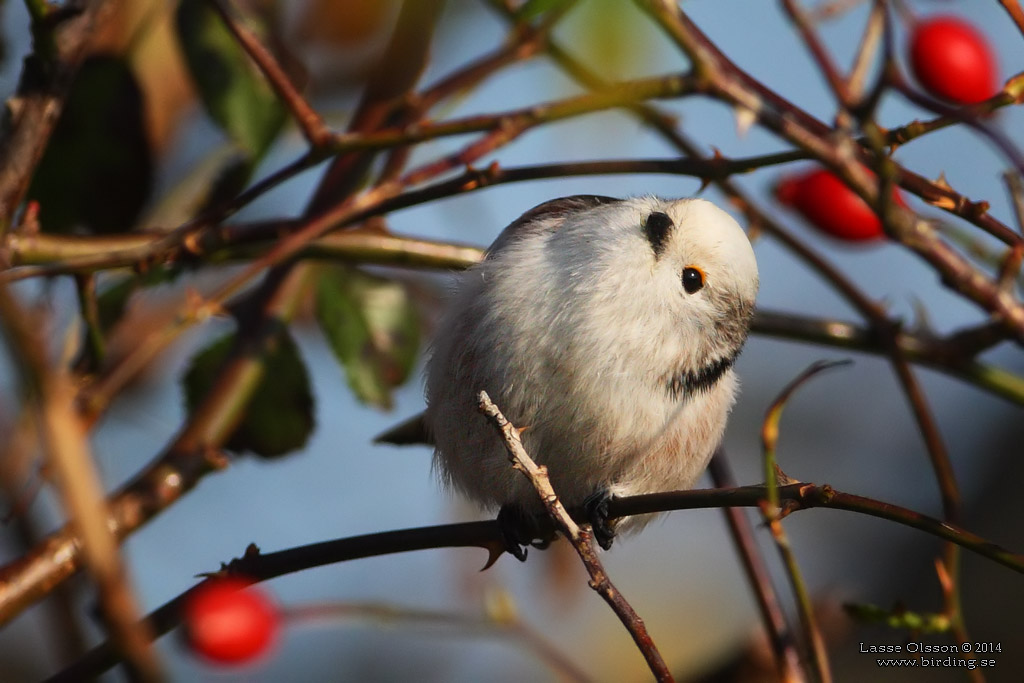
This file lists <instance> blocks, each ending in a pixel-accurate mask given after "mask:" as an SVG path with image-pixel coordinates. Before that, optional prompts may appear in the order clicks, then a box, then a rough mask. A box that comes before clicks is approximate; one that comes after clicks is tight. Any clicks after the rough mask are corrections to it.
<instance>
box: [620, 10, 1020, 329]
mask: <svg viewBox="0 0 1024 683" xmlns="http://www.w3.org/2000/svg"><path fill="white" fill-rule="evenodd" d="M637 1H638V2H639V4H640V5H641V6H642V7H643V8H644V9H646V10H647V11H648V12H649V13H650V14H651V15H652V16H653V17H654V18H655V19H656V20H657V21H658V23H659V25H660V26H661V27H662V28H663V29H664V30H665V32H666V33H667V34H668V35H669V37H670V38H672V39H673V40H674V41H675V42H676V43H677V44H678V46H679V47H680V48H681V49H682V50H683V51H685V52H686V54H687V55H688V56H689V57H690V59H691V60H692V61H693V65H694V70H695V72H696V74H697V75H698V77H699V78H700V79H701V83H702V84H703V85H704V86H705V89H706V90H707V92H708V93H709V94H711V95H712V96H714V97H715V98H717V99H721V100H723V101H725V102H727V103H729V104H731V105H733V106H738V107H741V108H744V109H747V110H749V111H751V112H753V113H754V114H755V115H756V116H757V118H758V120H759V121H760V122H761V123H762V125H764V126H765V127H766V128H768V129H769V130H771V131H773V132H775V133H777V134H778V135H780V136H782V137H783V138H785V139H786V140H788V141H789V142H791V143H793V144H794V145H796V146H797V147H799V148H801V149H804V150H806V151H808V152H809V153H811V154H812V155H814V156H815V157H816V158H818V159H820V160H821V161H822V162H823V163H825V165H827V166H828V167H829V168H830V169H832V170H833V171H834V172H836V173H837V174H838V175H839V177H841V178H842V179H843V181H844V182H846V183H847V184H848V185H849V186H850V187H851V188H853V189H854V190H855V191H856V192H857V193H858V194H859V195H861V196H862V197H863V198H864V199H865V200H866V201H867V202H868V203H869V204H870V205H871V206H876V207H877V206H879V203H880V199H879V198H880V197H881V196H883V195H884V193H881V192H880V190H879V185H878V182H877V180H876V179H875V178H873V177H872V176H871V174H870V173H868V172H867V170H866V169H864V168H863V167H862V166H861V160H860V159H859V158H858V154H857V148H858V145H857V144H856V142H855V141H854V140H853V139H852V138H849V137H848V136H839V137H838V139H837V131H834V130H832V129H830V128H828V127H827V126H824V124H822V123H821V122H819V121H817V120H815V119H813V117H810V116H809V115H807V114H806V113H805V112H802V111H801V110H799V109H798V108H796V107H794V106H793V105H792V104H790V103H788V102H786V101H785V100H784V99H783V98H781V97H779V96H778V95H775V94H774V93H772V92H771V91H769V90H768V89H767V88H765V87H764V86H763V85H761V84H760V83H758V82H757V81H754V79H752V78H751V77H750V76H749V75H748V74H746V73H745V72H743V71H742V70H740V69H739V68H738V67H736V66H735V65H734V64H732V63H731V62H730V61H729V60H728V59H726V58H725V57H724V56H723V55H721V54H720V52H719V51H718V50H717V48H715V47H714V46H713V45H712V44H711V43H710V41H708V40H707V37H706V36H704V35H703V34H702V33H701V32H700V31H699V30H698V29H697V28H696V26H694V25H693V23H692V22H691V21H690V20H689V18H688V17H687V16H686V15H685V14H684V13H683V11H682V10H681V9H680V8H679V7H678V6H677V5H676V4H675V3H674V2H670V1H669V0H637ZM889 163H891V162H889ZM900 173H902V171H899V172H898V173H897V175H899V174H900ZM888 204H889V205H888V206H887V207H884V208H885V211H884V212H883V214H882V218H883V224H884V225H885V226H886V227H887V228H888V229H889V231H890V233H891V235H892V236H893V237H894V238H895V239H897V240H898V241H900V242H901V243H902V244H904V245H905V246H906V247H907V248H908V249H909V250H910V251H911V252H913V253H915V254H916V255H918V256H919V257H921V258H922V259H923V260H925V261H926V262H927V263H929V264H930V265H931V266H932V268H933V269H934V270H935V271H936V272H937V273H939V275H940V276H941V277H942V280H943V282H944V283H945V284H946V285H947V286H949V287H950V288H952V289H953V290H954V291H957V292H959V293H960V294H962V295H963V296H965V297H966V298H967V299H970V300H971V301H973V302H974V303H975V304H977V305H978V306H980V307H981V308H982V309H984V310H986V311H988V312H990V313H993V314H995V315H997V316H998V318H999V320H1000V321H1001V322H1002V323H1003V324H1004V325H1005V326H1006V329H1007V330H1008V332H1009V333H1011V334H1012V335H1013V336H1014V337H1015V338H1016V340H1017V341H1018V342H1020V343H1024V304H1022V303H1021V301H1019V300H1018V299H1017V298H1016V297H1014V296H1013V295H1012V293H1010V292H1008V291H1006V290H1005V289H1004V288H1002V287H1000V286H999V284H998V283H997V282H994V281H993V280H992V279H991V278H989V277H986V276H985V275H984V274H982V273H980V272H979V271H978V270H976V269H975V268H974V267H973V266H972V265H971V263H970V262H969V261H968V260H967V259H966V258H964V257H963V256H962V255H960V254H959V253H957V252H956V251H955V250H953V249H952V248H951V247H950V246H949V245H948V244H946V243H945V242H943V241H942V240H941V239H939V237H938V236H937V234H936V232H935V230H934V228H932V227H931V226H930V225H929V224H928V223H927V222H926V221H923V220H921V219H919V218H918V217H916V216H915V215H914V214H913V213H911V212H910V211H909V210H907V209H905V208H902V207H900V206H897V205H896V204H895V202H888Z"/></svg>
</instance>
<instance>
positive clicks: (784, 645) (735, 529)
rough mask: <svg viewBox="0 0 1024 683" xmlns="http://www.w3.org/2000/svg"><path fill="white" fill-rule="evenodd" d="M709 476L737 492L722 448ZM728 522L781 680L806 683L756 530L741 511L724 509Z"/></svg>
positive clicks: (717, 483)
mask: <svg viewBox="0 0 1024 683" xmlns="http://www.w3.org/2000/svg"><path fill="white" fill-rule="evenodd" d="M708 472H709V473H710V474H711V479H712V481H713V483H714V485H715V488H719V489H724V488H734V487H735V486H736V481H735V478H734V477H733V474H732V470H731V468H730V467H729V461H728V459H727V458H726V455H725V451H724V450H723V449H722V448H719V449H718V451H716V452H715V456H714V457H713V458H712V459H711V463H710V464H709V465H708ZM722 512H723V513H724V514H725V519H726V522H727V523H728V525H729V532H730V534H731V535H732V538H733V543H734V544H735V545H736V551H737V553H738V554H739V556H740V560H741V561H742V563H743V569H744V572H745V573H746V575H747V581H748V582H749V583H750V587H751V589H752V590H753V592H754V598H755V599H756V601H757V606H758V609H759V610H760V612H761V622H762V623H763V624H764V626H765V631H767V633H768V642H769V643H770V644H771V647H772V652H773V653H774V655H775V662H776V665H777V667H778V672H779V679H780V680H782V681H787V682H788V683H803V682H804V681H806V676H805V675H804V671H803V667H802V666H801V664H800V651H799V650H798V649H797V647H796V643H794V642H793V635H792V632H791V629H790V626H789V623H788V620H787V618H786V613H785V611H784V610H783V609H782V606H781V605H780V604H779V596H778V594H777V593H776V591H775V585H774V583H773V581H772V576H771V573H770V572H769V570H768V567H767V566H766V565H765V562H764V558H762V557H761V551H760V548H759V547H758V545H757V540H756V539H755V538H754V529H753V525H751V523H750V520H749V519H748V518H747V516H746V513H745V512H744V511H743V510H742V509H741V508H738V507H725V508H722Z"/></svg>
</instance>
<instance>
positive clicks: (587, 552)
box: [477, 391, 674, 681]
mask: <svg viewBox="0 0 1024 683" xmlns="http://www.w3.org/2000/svg"><path fill="white" fill-rule="evenodd" d="M477 401H478V403H479V409H480V412H481V413H483V414H484V415H485V416H486V417H487V419H488V420H489V421H490V422H491V424H493V425H494V427H495V428H496V429H497V430H498V431H499V432H500V433H501V435H502V438H503V439H504V442H505V449H506V450H507V451H508V456H509V460H511V461H512V466H513V467H514V468H515V469H517V470H519V471H520V472H522V473H523V474H524V475H526V477H527V478H529V480H530V483H531V484H533V487H534V488H535V489H536V490H537V495H539V496H540V499H541V502H543V504H544V507H545V509H546V510H547V512H548V515H549V516H550V517H551V519H552V521H554V523H555V526H556V527H557V528H558V530H559V531H561V532H562V534H564V535H565V537H566V538H567V539H568V540H569V542H570V543H571V544H572V547H573V549H574V550H575V551H576V554H577V555H579V556H580V560H582V561H583V566H584V567H586V570H587V573H588V574H590V587H591V588H593V589H594V590H595V591H597V592H598V594H599V595H600V596H601V597H602V598H604V601H605V602H607V603H608V606H609V607H611V608H612V610H613V611H614V612H615V615H616V616H617V617H618V618H619V621H621V622H622V624H623V626H625V627H626V629H627V630H628V631H629V634H630V635H631V636H632V637H633V642H635V643H636V645H637V647H638V648H639V649H640V652H641V653H643V656H644V659H645V660H646V661H647V665H648V666H649V667H650V669H651V672H652V673H653V674H654V676H655V678H656V679H657V680H659V681H672V680H674V679H673V678H672V673H671V672H670V671H669V669H668V666H666V665H665V660H664V659H662V657H661V653H660V652H658V648H657V646H655V644H654V641H653V640H651V636H650V635H649V634H648V633H647V627H646V626H645V625H644V622H643V619H641V618H640V615H638V614H637V613H636V611H635V610H634V609H633V607H632V606H631V605H630V604H629V603H628V602H627V601H626V599H625V598H624V597H623V596H622V594H621V593H620V592H619V591H618V590H617V589H616V588H615V586H614V585H612V582H611V579H609V578H608V574H607V573H606V572H605V570H604V567H603V566H602V564H601V561H600V560H599V559H598V557H597V551H596V550H595V549H594V543H593V532H591V531H589V530H587V531H583V530H582V529H581V528H580V526H579V525H578V524H576V522H575V521H574V520H573V518H572V517H571V516H570V515H569V513H568V512H567V511H566V509H565V507H564V506H563V505H562V502H561V501H560V500H559V499H558V496H557V494H556V493H555V490H554V489H553V488H552V486H551V481H550V480H549V479H548V474H547V468H546V467H544V466H543V465H540V466H538V465H537V464H536V463H535V462H534V461H533V459H532V458H530V455H529V454H528V453H527V452H526V449H525V448H524V447H523V442H522V439H521V438H520V436H519V430H518V429H516V428H515V426H514V425H513V424H512V423H510V422H509V421H508V420H507V419H505V416H504V415H502V414H501V411H500V410H499V409H498V407H497V406H495V405H494V403H492V402H491V399H490V397H488V396H487V392H485V391H481V392H480V393H479V394H477Z"/></svg>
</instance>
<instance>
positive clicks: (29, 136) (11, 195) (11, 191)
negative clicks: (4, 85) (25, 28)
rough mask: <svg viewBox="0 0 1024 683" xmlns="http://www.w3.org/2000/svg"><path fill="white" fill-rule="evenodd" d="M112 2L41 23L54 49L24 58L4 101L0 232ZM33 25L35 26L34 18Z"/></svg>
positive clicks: (92, 3)
mask: <svg viewBox="0 0 1024 683" xmlns="http://www.w3.org/2000/svg"><path fill="white" fill-rule="evenodd" d="M115 4H116V3H115V2H104V1H103V0H91V1H90V2H86V3H85V7H84V9H83V10H82V12H81V13H80V14H78V15H77V16H73V17H70V18H66V19H65V20H64V21H63V22H62V23H61V24H60V25H58V26H56V27H50V28H48V29H43V30H45V31H46V32H47V34H48V36H50V37H52V39H53V41H52V44H53V45H54V46H56V50H55V52H54V53H53V54H52V55H42V54H34V55H30V56H29V57H28V58H27V59H26V60H25V68H24V70H23V71H22V74H21V82H20V83H19V85H18V93H17V94H16V95H15V96H14V97H11V98H9V99H8V100H7V102H6V114H5V120H4V122H3V129H2V132H0V235H2V234H3V233H4V232H6V231H7V230H8V228H10V226H11V223H12V221H13V219H14V213H15V211H17V209H18V206H19V205H20V204H21V202H22V200H23V199H24V197H25V192H26V191H28V186H29V182H30V181H31V179H32V173H33V171H34V170H35V168H36V165H37V164H38V163H39V160H40V159H41V158H42V156H43V152H44V151H45V149H46V143H47V141H48V140H49V138H50V134H51V133H52V132H53V128H54V126H56V125H57V120H58V119H59V118H60V113H61V110H62V109H63V106H64V99H65V98H66V97H67V93H68V90H69V89H70V87H71V82H72V80H73V79H74V76H75V74H76V73H77V71H78V67H79V65H80V64H81V63H82V61H83V60H84V59H85V57H86V55H87V54H88V52H89V45H90V42H91V40H92V37H93V35H95V34H96V33H97V32H98V31H99V30H100V28H101V27H102V26H103V25H104V23H105V22H106V21H107V20H108V19H110V18H111V15H112V14H113V12H112V8H113V6H114V5H115ZM33 26H34V28H39V27H38V22H34V23H33ZM53 32H56V34H55V35H54V33H53ZM37 37H38V32H37ZM36 47H37V49H38V48H39V47H40V46H39V45H37V46H36Z"/></svg>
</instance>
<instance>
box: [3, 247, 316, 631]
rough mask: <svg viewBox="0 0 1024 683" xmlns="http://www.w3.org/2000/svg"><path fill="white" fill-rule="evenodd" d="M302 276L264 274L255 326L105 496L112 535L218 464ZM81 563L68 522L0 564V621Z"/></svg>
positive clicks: (124, 532) (138, 522) (128, 529)
mask: <svg viewBox="0 0 1024 683" xmlns="http://www.w3.org/2000/svg"><path fill="white" fill-rule="evenodd" d="M307 274H308V269H307V268H305V267H302V266H296V267H295V268H293V269H291V270H290V271H287V272H285V271H282V272H278V273H275V274H274V275H273V277H268V278H267V280H266V281H265V282H264V284H263V286H262V288H261V289H260V290H257V292H256V294H255V297H256V299H257V300H265V301H266V303H265V305H264V309H263V311H262V314H261V316H260V317H259V318H258V319H257V324H255V325H253V326H252V327H251V328H249V329H243V330H241V331H240V332H239V335H238V347H237V348H236V349H235V352H234V353H233V354H232V355H231V360H230V361H229V362H228V363H227V365H225V367H224V368H223V369H222V370H221V371H220V373H219V374H218V377H217V379H216V380H215V383H214V388H213V389H212V390H211V391H210V393H209V394H208V395H207V396H206V398H205V399H204V400H203V401H202V402H201V403H200V404H199V405H198V406H197V407H196V409H195V410H194V411H193V413H192V415H191V417H190V419H189V421H188V422H187V423H186V425H185V426H184V427H183V428H182V430H181V431H180V432H179V433H178V435H177V436H176V437H175V438H174V439H173V440H172V442H171V443H170V444H169V445H168V446H167V447H166V448H165V449H164V451H163V452H162V453H161V454H160V455H159V456H158V457H157V459H156V460H155V461H154V462H153V463H151V464H150V465H149V466H148V467H147V468H146V469H145V470H143V471H142V472H141V473H139V474H138V475H137V476H136V477H135V478H134V479H133V480H132V481H130V482H129V483H127V484H126V485H125V486H124V487H122V489H121V490H120V491H118V492H117V493H115V494H113V495H112V496H111V497H110V499H109V500H108V502H107V508H108V511H109V512H108V515H109V517H108V519H107V525H108V527H109V528H110V530H111V532H112V533H113V534H114V535H115V536H116V537H117V539H118V540H123V539H124V538H125V537H127V536H128V535H129V534H130V533H132V532H133V531H135V530H136V529H138V528H139V527H140V526H142V525H143V524H145V523H146V522H148V521H149V520H150V519H152V518H153V517H155V516H156V515H157V514H159V513H160V512H162V511H163V510H165V509H166V508H167V507H168V506H170V505H171V504H173V503H174V502H175V501H177V500H178V499H179V498H180V497H181V496H182V495H184V494H185V493H186V492H187V491H189V490H190V489H192V488H193V487H194V486H195V485H196V484H197V483H198V482H199V480H200V479H202V478H203V477H204V476H205V475H207V474H209V473H211V472H213V471H216V470H218V469H220V468H222V467H223V466H224V465H225V462H226V461H225V458H224V456H223V454H222V453H220V452H219V450H218V449H219V447H220V445H221V444H223V443H224V442H225V441H226V440H227V439H228V438H229V437H230V436H231V434H232V433H233V431H234V428H235V426H236V425H237V422H238V419H239V418H240V416H241V415H242V414H243V412H244V410H245V406H246V403H247V401H248V399H249V398H250V397H251V395H252V392H253V390H254V389H255V387H256V386H257V385H258V383H259V380H260V378H261V376H262V369H263V360H262V359H263V356H264V354H265V353H266V351H267V349H268V348H269V346H270V345H272V344H273V342H274V339H275V338H276V337H277V335H278V334H279V333H280V331H281V329H282V327H283V325H284V323H285V322H286V321H287V319H289V318H290V317H291V316H292V315H293V314H294V312H295V308H296V306H297V305H298V301H299V298H300V297H299V295H300V294H301V292H302V290H303V287H304V281H305V277H306V275H307ZM82 561H83V556H82V544H81V536H80V533H79V531H78V530H77V529H76V528H75V526H74V525H70V524H69V525H66V526H64V527H63V528H62V529H60V530H59V531H57V532H55V533H53V534H52V535H50V537H48V538H47V539H45V540H44V541H43V542H42V543H40V544H38V545H37V546H36V547H35V548H33V549H32V550H31V551H29V552H28V553H26V554H25V555H23V556H22V557H20V558H19V559H17V560H15V561H14V562H12V563H10V564H8V565H6V566H4V567H2V568H0V623H5V622H7V621H9V620H10V619H11V618H13V617H14V616H15V615H16V614H18V613H19V612H21V611H22V610H23V609H24V608H25V607H27V606H28V605H30V604H32V603H33V602H35V601H36V600H38V599H40V598H41V597H43V596H45V595H46V594H47V593H48V592H49V591H50V590H52V589H53V588H54V586H56V585H57V584H59V583H60V582H62V581H64V580H66V579H67V578H68V577H70V576H72V575H73V574H74V573H75V572H77V571H78V570H79V569H80V568H81V566H82Z"/></svg>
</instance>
